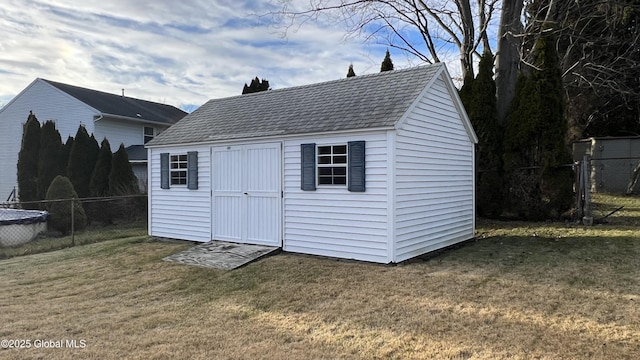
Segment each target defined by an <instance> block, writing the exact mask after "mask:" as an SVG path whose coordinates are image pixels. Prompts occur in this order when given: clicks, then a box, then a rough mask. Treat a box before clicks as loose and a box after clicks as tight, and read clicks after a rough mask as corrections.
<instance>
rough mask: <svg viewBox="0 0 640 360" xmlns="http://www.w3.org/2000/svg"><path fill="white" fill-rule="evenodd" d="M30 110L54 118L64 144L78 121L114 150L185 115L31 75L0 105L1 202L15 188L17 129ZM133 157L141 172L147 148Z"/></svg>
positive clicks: (147, 136)
mask: <svg viewBox="0 0 640 360" xmlns="http://www.w3.org/2000/svg"><path fill="white" fill-rule="evenodd" d="M29 111H33V113H34V114H35V115H36V117H37V118H38V120H39V121H40V123H41V124H44V122H45V121H47V120H53V121H54V122H55V124H56V128H57V129H58V131H59V132H60V135H61V136H62V141H63V142H65V141H66V140H67V137H68V136H69V135H71V136H75V134H76V132H77V130H78V126H79V125H83V126H84V127H85V128H86V129H87V131H88V132H89V134H92V133H93V134H94V135H95V137H96V140H97V141H98V143H100V142H101V141H102V139H103V138H107V139H108V140H109V143H110V144H111V150H112V151H114V152H115V151H116V150H118V147H119V146H120V144H121V143H122V144H124V145H125V146H126V147H129V146H132V145H143V144H144V143H145V142H146V141H148V140H151V139H152V138H153V137H154V136H156V135H157V134H159V133H161V132H162V131H164V130H165V129H166V128H168V127H169V126H170V125H172V124H174V123H176V122H177V121H178V120H180V119H182V118H183V117H184V116H185V115H186V114H187V113H186V112H184V111H182V110H180V109H178V108H176V107H173V106H170V105H165V104H159V103H155V102H150V101H145V100H140V99H134V98H130V97H126V96H121V95H115V94H109V93H105V92H101V91H96V90H91V89H85V88H81V87H77V86H72V85H67V84H62V83H58V82H53V81H49V80H45V79H36V80H34V81H33V82H32V83H31V84H30V85H29V86H27V87H26V88H25V89H24V90H22V92H20V94H18V95H17V96H16V97H15V98H13V99H12V100H11V101H10V102H9V103H8V104H7V105H6V106H4V107H3V108H2V109H0V201H5V200H6V199H7V197H8V196H9V194H10V193H11V192H12V190H13V189H14V187H15V188H17V162H18V153H19V152H20V144H21V139H22V127H23V125H24V123H25V122H26V121H27V117H28V116H29ZM136 161H137V162H135V163H133V162H132V163H133V164H134V170H135V171H136V175H139V174H146V152H145V157H144V158H136ZM141 180H146V175H145V178H144V179H141ZM145 187H146V186H145Z"/></svg>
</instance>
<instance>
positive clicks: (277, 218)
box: [211, 143, 282, 246]
mask: <svg viewBox="0 0 640 360" xmlns="http://www.w3.org/2000/svg"><path fill="white" fill-rule="evenodd" d="M281 159H282V156H281V145H280V143H273V144H259V145H238V146H220V147H214V148H213V149H212V167H211V168H212V174H211V175H212V180H213V191H212V197H213V199H212V200H213V205H212V206H213V209H212V210H213V211H212V232H213V239H214V240H224V241H232V242H239V243H248V244H259V245H271V246H281V245H282V244H281V235H280V233H281V229H280V227H281V213H282V212H281V209H282V205H281V204H282V195H281V194H282V193H281V191H282V188H281V187H282V185H281V184H282V180H281V169H282V164H281Z"/></svg>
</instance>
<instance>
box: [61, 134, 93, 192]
mask: <svg viewBox="0 0 640 360" xmlns="http://www.w3.org/2000/svg"><path fill="white" fill-rule="evenodd" d="M99 149H100V148H99V147H98V142H97V141H96V139H95V137H93V135H92V136H91V137H90V136H89V134H88V133H87V130H86V129H85V128H84V126H82V125H80V126H79V127H78V132H76V136H75V138H74V141H73V146H72V147H71V153H70V154H69V164H68V166H67V176H68V177H69V180H71V183H72V184H73V188H74V189H75V190H76V193H78V196H79V197H81V198H84V197H88V196H90V195H91V193H90V191H89V182H90V181H91V174H92V173H93V168H94V167H95V166H96V160H97V157H98V151H99Z"/></svg>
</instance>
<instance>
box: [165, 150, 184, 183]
mask: <svg viewBox="0 0 640 360" xmlns="http://www.w3.org/2000/svg"><path fill="white" fill-rule="evenodd" d="M187 161H188V158H187V154H180V155H171V158H170V162H169V166H170V170H169V172H170V180H171V185H187V163H188V162H187Z"/></svg>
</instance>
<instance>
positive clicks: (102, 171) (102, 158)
mask: <svg viewBox="0 0 640 360" xmlns="http://www.w3.org/2000/svg"><path fill="white" fill-rule="evenodd" d="M112 158H113V153H111V145H110V144H109V140H107V139H106V138H105V139H104V140H102V143H101V144H100V151H99V152H98V159H97V161H96V166H95V167H94V169H93V173H92V174H91V181H90V182H89V194H90V195H91V196H94V197H102V196H107V195H109V174H110V173H111V159H112Z"/></svg>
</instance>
